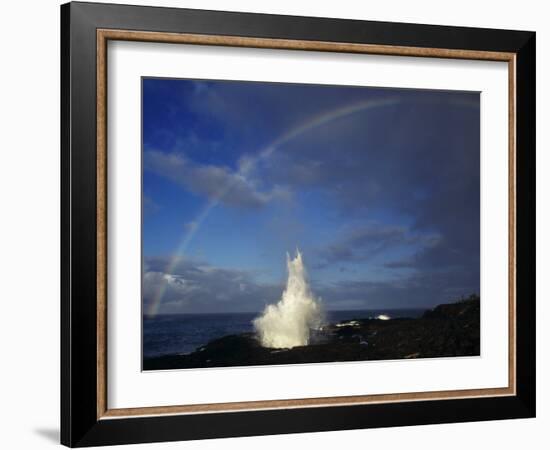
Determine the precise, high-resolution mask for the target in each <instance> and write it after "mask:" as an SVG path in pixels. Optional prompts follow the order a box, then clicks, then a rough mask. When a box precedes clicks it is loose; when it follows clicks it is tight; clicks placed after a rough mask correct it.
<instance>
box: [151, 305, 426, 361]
mask: <svg viewBox="0 0 550 450" xmlns="http://www.w3.org/2000/svg"><path fill="white" fill-rule="evenodd" d="M424 311H425V309H376V310H375V309H369V310H362V311H358V310H355V311H328V312H327V313H326V319H327V320H326V321H327V323H336V322H341V321H345V320H352V319H364V318H369V317H377V316H378V315H380V314H385V315H388V316H389V317H390V318H392V319H394V318H398V317H410V318H416V317H420V316H421V315H422V314H423V313H424ZM258 316H259V313H227V314H170V315H158V316H155V317H148V316H145V317H144V318H143V357H144V358H152V357H155V356H162V355H170V354H185V353H191V352H193V351H195V350H196V349H197V348H198V347H201V346H203V345H205V344H207V343H208V342H210V341H211V340H213V339H218V338H221V337H223V336H227V335H229V334H238V333H245V332H250V331H254V328H253V326H252V321H253V320H254V319H255V318H256V317H258Z"/></svg>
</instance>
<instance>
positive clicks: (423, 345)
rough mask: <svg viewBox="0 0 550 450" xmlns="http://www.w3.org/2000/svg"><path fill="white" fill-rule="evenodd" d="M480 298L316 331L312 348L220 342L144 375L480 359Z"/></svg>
mask: <svg viewBox="0 0 550 450" xmlns="http://www.w3.org/2000/svg"><path fill="white" fill-rule="evenodd" d="M479 312H480V308H479V297H477V296H471V297H470V298H468V299H466V300H462V301H460V302H457V303H451V304H445V305H439V306H437V307H435V308H434V309H432V310H430V311H426V313H424V315H423V316H422V317H421V318H418V319H390V320H379V319H356V320H354V321H346V322H343V323H339V324H331V325H327V326H325V327H323V329H322V330H321V331H315V332H314V334H313V336H312V343H311V344H310V345H306V346H303V347H294V348H291V349H270V348H265V347H262V346H261V344H260V342H259V341H258V339H257V337H256V335H255V334H254V333H242V334H238V335H230V336H224V337H222V338H220V339H215V340H213V341H211V342H209V343H208V344H206V345H205V346H203V347H200V348H198V349H197V350H196V351H194V352H193V353H190V354H187V355H168V356H161V357H157V358H149V359H145V360H144V361H143V369H144V370H164V369H185V368H199V367H200V368H203V367H228V366H251V365H254V366H257V365H267V364H269V365H276V364H304V363H320V362H336V361H363V360H384V359H404V358H434V357H449V356H476V355H479V331H480V330H479V323H480V317H479Z"/></svg>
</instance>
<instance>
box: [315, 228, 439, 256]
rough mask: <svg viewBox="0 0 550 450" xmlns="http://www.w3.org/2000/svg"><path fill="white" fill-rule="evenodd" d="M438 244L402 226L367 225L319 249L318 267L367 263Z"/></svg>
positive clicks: (429, 235)
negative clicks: (394, 251) (395, 252)
mask: <svg viewBox="0 0 550 450" xmlns="http://www.w3.org/2000/svg"><path fill="white" fill-rule="evenodd" d="M438 240H439V236H438V235H437V234H434V233H418V232H414V231H412V230H410V229H409V228H408V227H406V226H401V225H387V224H379V223H369V224H366V225H364V226H360V227H355V228H352V229H350V230H347V231H346V232H345V233H342V235H341V237H340V238H339V239H338V240H337V241H335V242H333V243H331V244H328V245H327V246H326V247H324V248H322V249H320V250H319V251H318V253H319V256H320V258H321V260H322V261H323V262H322V263H321V264H319V265H318V267H325V266H327V265H330V264H336V263H342V262H362V261H369V260H372V259H373V258H374V257H376V256H377V255H379V254H380V253H382V252H384V251H386V250H389V249H396V248H404V247H408V246H414V247H415V248H429V247H431V246H433V245H435V244H436V243H437V242H438Z"/></svg>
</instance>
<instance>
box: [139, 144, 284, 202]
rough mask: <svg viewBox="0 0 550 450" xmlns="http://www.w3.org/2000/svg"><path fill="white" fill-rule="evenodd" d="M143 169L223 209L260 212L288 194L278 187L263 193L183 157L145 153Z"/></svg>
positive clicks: (241, 178)
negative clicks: (227, 207)
mask: <svg viewBox="0 0 550 450" xmlns="http://www.w3.org/2000/svg"><path fill="white" fill-rule="evenodd" d="M144 166H145V169H146V170H148V171H150V172H152V173H155V174H156V175H159V176H162V177H165V178H167V179H169V180H171V181H173V182H174V183H177V184H179V185H180V186H182V187H184V188H185V189H187V190H189V191H191V192H193V193H195V194H198V195H204V196H206V197H207V198H208V199H210V200H216V201H219V202H221V203H222V204H224V205H226V206H231V207H238V208H259V207H262V206H264V205H265V204H267V203H268V202H270V201H271V200H274V199H285V198H287V197H288V195H289V192H288V191H287V190H285V189H283V188H281V187H279V186H274V187H273V188H272V189H271V190H265V191H262V190H260V189H259V188H258V186H257V183H256V182H255V181H253V180H251V179H249V178H246V177H245V176H244V175H243V174H241V173H240V172H236V171H232V170H231V169H229V168H228V167H224V166H216V165H208V164H198V163H195V162H192V161H191V160H189V159H187V158H186V157H185V156H184V155H183V154H177V153H165V152H161V151H153V150H152V151H147V152H145V153H144Z"/></svg>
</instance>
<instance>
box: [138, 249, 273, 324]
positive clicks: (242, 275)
mask: <svg viewBox="0 0 550 450" xmlns="http://www.w3.org/2000/svg"><path fill="white" fill-rule="evenodd" d="M167 266H168V259H167V258H161V257H156V258H146V260H145V272H144V274H143V287H142V289H143V306H144V311H148V310H149V307H150V305H151V303H152V302H154V301H155V299H156V297H157V294H158V292H159V290H160V289H161V288H163V289H164V293H163V295H162V301H161V305H160V308H159V310H158V312H159V313H160V314H171V313H216V312H243V311H260V310H261V309H262V308H263V307H264V306H265V305H266V304H268V303H272V302H274V301H276V300H277V299H278V297H279V296H280V294H281V292H282V286H279V285H269V284H261V283H259V282H257V280H256V274H254V273H251V272H246V271H241V270H236V269H226V268H220V267H215V266H212V265H209V264H205V263H203V262H200V261H194V260H187V259H182V260H181V261H179V262H178V263H177V264H175V265H174V268H173V270H172V271H171V273H165V272H164V271H165V268H166V267H167Z"/></svg>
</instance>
